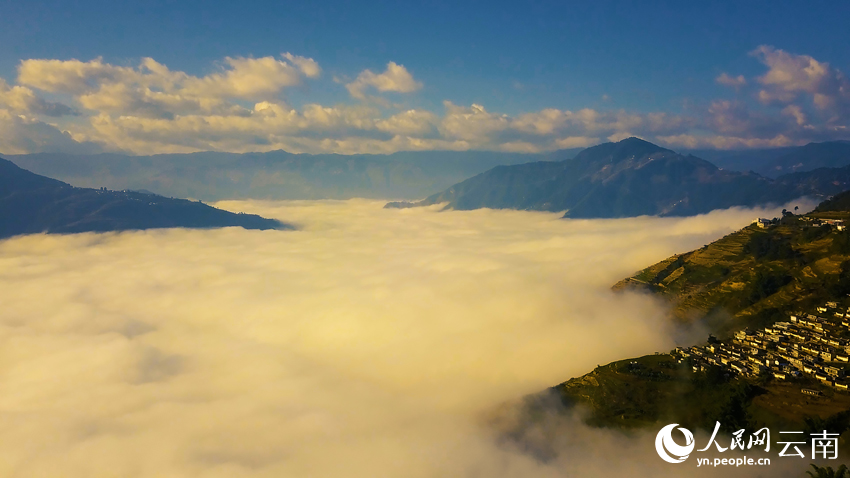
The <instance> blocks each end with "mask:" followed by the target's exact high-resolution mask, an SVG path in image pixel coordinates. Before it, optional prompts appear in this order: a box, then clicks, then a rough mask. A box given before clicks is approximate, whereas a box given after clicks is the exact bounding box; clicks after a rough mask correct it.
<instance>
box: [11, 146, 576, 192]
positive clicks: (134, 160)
mask: <svg viewBox="0 0 850 478" xmlns="http://www.w3.org/2000/svg"><path fill="white" fill-rule="evenodd" d="M579 151H581V148H575V149H569V150H562V151H557V152H555V153H545V154H520V153H501V152H494V151H402V152H397V153H393V154H354V155H340V154H293V153H287V152H285V151H271V152H268V153H218V152H202V153H190V154H157V155H153V156H127V155H121V154H111V153H109V154H94V155H72V154H60V153H36V154H27V155H19V156H8V159H11V160H12V161H14V162H15V163H16V164H18V165H19V166H21V167H23V168H26V169H28V170H30V171H33V172H35V173H37V174H43V175H45V176H49V177H52V178H57V179H59V180H62V181H66V182H69V183H71V184H74V185H77V186H83V187H93V188H97V187H101V186H106V187H107V188H110V189H121V190H123V189H131V190H140V189H144V190H149V191H153V192H155V193H158V194H163V195H166V196H174V197H192V198H198V199H203V200H207V201H213V200H219V199H240V198H251V199H350V198H354V197H362V198H379V199H386V198H399V199H418V198H422V197H425V196H427V195H428V194H432V193H433V192H434V191H440V190H443V189H445V188H447V187H449V186H451V185H452V184H455V183H457V182H458V181H463V180H464V179H466V178H468V177H471V176H474V175H476V174H478V173H481V172H484V171H487V170H488V169H490V168H492V167H494V166H498V165H503V164H521V163H527V162H529V161H540V160H549V159H550V158H558V159H565V158H566V157H572V156H574V155H575V154H576V153H578V152H579Z"/></svg>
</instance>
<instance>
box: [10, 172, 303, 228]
mask: <svg viewBox="0 0 850 478" xmlns="http://www.w3.org/2000/svg"><path fill="white" fill-rule="evenodd" d="M226 226H241V227H244V228H246V229H281V228H284V229H286V228H291V226H288V225H285V224H282V223H280V222H279V221H277V220H274V219H265V218H262V217H260V216H256V215H253V214H234V213H232V212H228V211H223V210H221V209H216V208H214V207H211V206H207V205H206V204H202V203H198V202H192V201H187V200H185V199H170V198H165V197H162V196H156V195H150V194H145V193H140V192H119V191H106V190H97V189H86V188H75V187H73V186H71V185H69V184H66V183H63V182H61V181H57V180H55V179H51V178H47V177H44V176H40V175H38V174H34V173H31V172H29V171H27V170H25V169H21V168H19V167H18V166H16V165H15V164H14V163H12V162H11V161H7V160H5V159H2V158H0V238H6V237H10V236H15V235H19V234H32V233H40V232H49V233H73V232H87V231H93V232H105V231H120V230H128V229H150V228H162V227H191V228H207V227H226Z"/></svg>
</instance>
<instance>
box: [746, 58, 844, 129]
mask: <svg viewBox="0 0 850 478" xmlns="http://www.w3.org/2000/svg"><path fill="white" fill-rule="evenodd" d="M752 55H753V56H755V57H756V58H758V59H759V61H761V62H762V63H764V64H765V65H766V66H767V67H768V71H767V73H765V74H764V75H763V76H761V77H759V78H758V81H759V83H761V84H762V86H763V89H762V90H760V91H759V98H760V99H761V100H762V101H763V102H765V103H771V102H779V103H789V102H792V101H794V100H795V99H797V97H798V96H799V95H801V94H805V95H807V96H808V97H809V98H810V99H811V102H812V104H813V105H814V106H815V107H816V108H817V109H818V110H821V111H824V112H827V113H829V114H832V115H835V118H833V120H846V119H847V118H848V117H850V80H848V79H847V77H846V76H845V75H844V73H842V72H841V71H839V70H838V69H836V68H833V67H831V66H830V65H829V63H826V62H820V61H818V60H816V59H814V58H812V57H811V56H808V55H796V54H792V53H788V52H786V51H784V50H779V49H776V48H774V47H772V46H767V45H762V46H760V47H758V48H757V49H755V50H754V51H753V52H752Z"/></svg>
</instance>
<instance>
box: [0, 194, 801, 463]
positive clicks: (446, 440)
mask: <svg viewBox="0 0 850 478" xmlns="http://www.w3.org/2000/svg"><path fill="white" fill-rule="evenodd" d="M218 206H223V207H229V206H232V207H234V208H236V209H239V210H249V211H251V212H256V213H260V214H263V215H267V216H272V217H280V218H283V219H285V220H287V221H289V222H295V223H298V224H300V225H301V230H299V231H295V232H282V231H245V230H241V229H235V228H232V229H221V230H211V231H191V230H162V231H148V232H129V233H120V234H103V235H99V234H79V235H67V236H44V235H34V236H27V237H20V238H15V239H11V240H6V241H2V242H0V303H2V304H3V307H2V309H0V354H1V356H2V359H0V413H2V416H3V427H0V475H3V476H7V477H30V476H60V475H61V476H65V477H69V478H74V477H78V476H79V477H83V476H85V477H91V478H97V477H105V476H135V477H139V478H144V477H162V476H204V477H218V476H220V477H280V476H303V477H337V476H348V477H358V476H364V477H366V476H368V477H372V476H404V477H431V476H488V477H499V476H515V477H527V476H543V477H545V476H576V475H590V476H596V475H601V474H603V473H604V474H606V476H607V475H610V474H612V473H613V474H619V473H626V472H629V473H630V474H635V473H636V470H637V474H638V475H643V476H649V475H653V476H664V475H669V476H678V475H680V474H681V471H682V470H681V469H674V468H675V467H672V468H671V467H670V466H666V464H665V463H662V462H661V461H660V460H659V459H658V458H657V457H655V456H654V454H653V453H654V452H652V437H639V438H638V439H637V440H634V441H632V440H628V439H626V438H625V437H623V436H619V435H616V434H611V433H609V432H604V431H598V430H588V429H586V428H584V427H583V426H581V425H580V424H579V423H578V422H576V421H567V422H565V423H560V424H558V425H557V426H558V427H563V428H562V429H560V431H559V432H558V433H557V437H558V438H557V440H556V443H555V446H556V448H557V449H558V450H559V452H560V455H559V458H558V459H557V460H555V461H552V462H547V463H543V462H538V461H536V460H535V459H534V458H533V457H532V456H530V455H528V454H526V453H523V452H521V451H519V450H515V449H513V448H512V447H511V446H510V445H506V444H504V443H500V442H499V441H498V440H496V438H495V436H494V435H493V433H494V432H493V430H490V429H488V428H487V427H486V426H484V425H483V424H482V416H484V415H485V414H487V413H489V411H491V410H492V409H493V408H494V407H496V406H498V405H499V404H501V403H503V402H504V401H506V400H512V399H515V398H517V397H520V396H522V395H524V394H527V393H531V392H535V391H538V390H541V389H543V388H545V387H547V386H549V385H553V384H555V383H557V382H559V381H561V380H565V379H567V378H569V377H571V376H574V375H578V374H581V373H584V372H586V371H587V370H589V369H591V368H593V367H594V366H595V365H596V364H600V363H606V362H608V361H611V360H614V359H618V358H622V357H624V356H630V355H635V354H643V353H651V352H653V351H656V350H666V349H669V348H671V347H672V346H673V345H674V340H673V336H674V331H673V330H670V329H669V328H668V326H667V325H666V323H665V322H664V320H663V315H664V311H663V309H662V308H661V307H660V305H659V304H657V303H655V302H653V301H652V300H650V299H649V298H647V297H641V296H632V295H619V296H615V295H613V294H612V293H610V291H609V289H608V287H609V286H610V284H611V283H613V282H614V281H616V280H617V279H619V278H621V277H622V276H624V275H626V274H629V273H631V272H633V271H634V270H637V269H639V268H640V267H643V266H645V265H646V264H648V263H651V262H653V261H656V260H658V259H661V258H663V257H666V256H668V255H670V254H672V253H674V252H679V251H682V250H687V249H691V248H694V247H698V246H701V245H703V244H705V243H707V242H709V241H711V240H712V239H714V238H716V237H718V236H720V235H722V234H725V233H727V232H729V231H731V230H733V229H735V228H737V227H740V226H742V225H744V224H746V223H748V222H749V221H750V220H751V218H752V217H754V216H755V215H756V214H763V213H759V212H755V211H749V210H737V209H735V210H729V211H717V212H714V213H711V214H709V215H706V216H698V217H693V218H663V219H662V218H646V217H643V218H634V219H623V220H592V221H591V220H561V219H558V215H557V214H545V213H529V212H518V211H491V210H481V211H471V212H443V213H440V212H437V211H436V210H434V209H410V210H386V209H382V208H381V206H382V203H381V202H369V201H358V200H353V201H346V202H330V201H327V202H282V203H263V202H251V203H220V204H218ZM801 466H802V465H801ZM771 471H774V472H775V471H777V470H771ZM797 474H799V470H798V471H797Z"/></svg>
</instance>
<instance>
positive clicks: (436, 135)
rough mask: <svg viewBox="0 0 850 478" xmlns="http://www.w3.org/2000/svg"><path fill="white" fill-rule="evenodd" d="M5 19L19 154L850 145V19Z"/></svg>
mask: <svg viewBox="0 0 850 478" xmlns="http://www.w3.org/2000/svg"><path fill="white" fill-rule="evenodd" d="M647 5H648V4H646V3H639V2H594V3H593V4H592V5H590V4H584V3H582V4H568V3H563V2H558V3H555V2H551V3H525V2H523V3H505V4H499V3H494V2H487V3H485V2H465V3H463V4H460V5H458V4H455V3H448V2H446V3H441V2H433V3H422V4H419V5H416V6H400V5H398V4H396V3H390V2H387V3H383V4H382V3H378V2H373V3H371V4H370V5H362V4H359V3H349V2H324V3H322V4H320V5H308V4H307V2H297V3H296V2H287V3H280V2H274V3H273V2H268V3H264V2H252V3H250V4H244V3H240V4H232V3H226V2H145V3H144V4H143V5H141V4H140V5H123V4H115V3H110V2H28V3H20V2H18V3H12V2H5V3H4V4H3V6H2V7H0V8H2V10H3V14H2V15H0V41H2V42H3V44H4V46H5V47H4V48H3V49H2V50H0V152H3V153H26V152H37V151H60V152H99V151H123V152H128V153H133V154H150V153H160V152H191V151H204V150H221V151H237V152H238V151H267V150H273V149H284V150H287V151H292V152H339V153H358V152H372V153H384V152H393V151H398V150H429V149H458V150H464V149H487V150H506V151H529V152H532V151H547V150H554V149H559V148H566V147H576V146H588V145H592V144H596V143H598V142H601V141H607V140H616V139H620V138H623V137H627V136H630V135H635V136H640V137H643V138H645V139H648V140H650V141H654V142H658V143H660V144H663V145H666V146H670V147H674V148H675V147H678V148H696V147H716V148H724V149H729V148H748V147H771V146H786V145H792V144H803V143H806V142H809V141H824V140H831V139H848V138H850V134H848V131H847V128H848V126H850V81H848V79H847V77H846V76H845V73H844V72H846V71H848V69H850V52H848V50H847V49H846V45H847V44H848V40H850V34H848V32H847V28H846V25H845V23H846V22H845V20H846V18H848V16H850V15H848V14H850V6H848V4H841V3H831V4H826V3H823V4H816V5H813V6H811V5H806V6H801V5H800V4H792V3H788V2H771V3H756V2H748V3H746V4H739V3H732V2H728V3H713V4H711V5H703V6H694V5H684V4H682V3H674V2H669V3H664V2H655V3H653V4H652V6H647Z"/></svg>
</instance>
